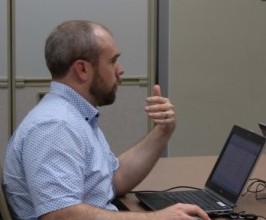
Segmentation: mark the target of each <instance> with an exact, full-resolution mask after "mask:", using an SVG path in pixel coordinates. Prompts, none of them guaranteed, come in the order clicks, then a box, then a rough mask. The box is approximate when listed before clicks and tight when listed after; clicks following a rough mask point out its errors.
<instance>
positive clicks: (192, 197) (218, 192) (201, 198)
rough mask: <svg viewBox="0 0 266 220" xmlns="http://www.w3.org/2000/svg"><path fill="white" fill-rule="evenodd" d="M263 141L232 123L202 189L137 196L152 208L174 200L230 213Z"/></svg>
mask: <svg viewBox="0 0 266 220" xmlns="http://www.w3.org/2000/svg"><path fill="white" fill-rule="evenodd" d="M264 144H265V138H264V137H262V136H260V135H258V134H255V133H254V132H251V131H248V130H246V129H244V128H241V127H239V126H236V125H235V126H233V128H232V130H231V132H230V134H229V136H228V138H227V140H226V142H225V145H224V147H223V149H222V152H221V153H220V155H219V157H218V159H217V161H216V163H215V165H214V168H213V169H212V172H211V174H210V175H209V177H208V179H207V182H206V184H205V187H204V189H199V190H179V191H168V192H138V193H136V196H137V198H138V199H139V201H140V202H141V203H142V204H144V205H145V206H146V207H147V208H149V209H151V210H159V209H163V208H165V207H167V206H170V205H173V204H175V203H189V204H196V205H198V206H200V207H201V208H202V209H203V210H205V211H206V212H207V213H208V214H209V215H214V216H215V215H222V214H227V213H231V212H233V210H234V207H235V206H236V202H237V200H238V198H239V197H240V195H241V192H242V190H243V188H244V186H245V185H246V183H247V181H248V179H249V176H250V175H251V172H252V170H253V168H254V167H255V165H256V162H257V161H258V158H259V156H260V154H261V152H262V151H263V147H264ZM177 170H178V168H177ZM177 175H178V174H177Z"/></svg>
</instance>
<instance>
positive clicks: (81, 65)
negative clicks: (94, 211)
mask: <svg viewBox="0 0 266 220" xmlns="http://www.w3.org/2000/svg"><path fill="white" fill-rule="evenodd" d="M73 66H74V69H75V72H76V74H77V76H78V77H79V79H80V80H82V81H86V80H88V79H89V78H90V77H91V75H92V74H91V71H92V65H91V63H90V62H88V61H84V60H76V61H75V63H74V65H73Z"/></svg>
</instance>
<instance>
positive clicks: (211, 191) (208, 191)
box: [204, 188, 236, 207]
mask: <svg viewBox="0 0 266 220" xmlns="http://www.w3.org/2000/svg"><path fill="white" fill-rule="evenodd" d="M204 190H205V192H207V193H208V194H209V195H211V196H212V197H215V198H216V199H218V200H220V201H222V202H223V203H225V204H226V205H228V206H230V207H235V206H236V205H235V204H234V203H232V202H230V201H229V200H227V199H225V198H224V197H222V196H220V195H219V194H218V193H216V192H214V191H213V190H211V189H209V188H205V189H204Z"/></svg>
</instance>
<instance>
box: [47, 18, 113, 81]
mask: <svg viewBox="0 0 266 220" xmlns="http://www.w3.org/2000/svg"><path fill="white" fill-rule="evenodd" d="M103 35H105V36H106V35H110V36H111V35H112V34H111V32H110V31H109V30H108V29H107V28H106V27H105V26H103V25H101V24H98V23H95V22H91V21H85V20H71V21H66V22H64V23H62V24H60V25H58V26H57V27H56V28H55V29H54V30H53V32H52V33H51V34H50V35H49V36H48V38H47V40H46V44H45V59H46V65H47V67H48V69H49V70H50V72H51V75H52V78H54V79H58V78H61V77H64V76H65V74H66V73H67V71H68V70H69V68H70V66H71V65H72V64H73V63H74V62H75V61H76V60H78V59H83V60H86V61H88V62H90V63H91V64H92V65H96V64H97V62H98V58H99V56H100V54H101V52H102V48H101V44H100V43H99V42H100V41H101V37H102V36H103Z"/></svg>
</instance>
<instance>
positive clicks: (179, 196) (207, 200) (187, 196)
mask: <svg viewBox="0 0 266 220" xmlns="http://www.w3.org/2000/svg"><path fill="white" fill-rule="evenodd" d="M166 196H167V197H168V198H169V199H170V200H172V201H173V202H174V203H189V204H197V205H198V206H200V207H201V208H203V209H205V210H212V209H221V208H223V206H221V205H219V204H217V200H215V199H214V198H212V197H211V196H208V195H207V194H206V193H205V192H204V191H201V190H199V191H197V190H196V191H194V190H191V191H180V192H168V193H166ZM224 208H228V207H227V206H225V207H224Z"/></svg>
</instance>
